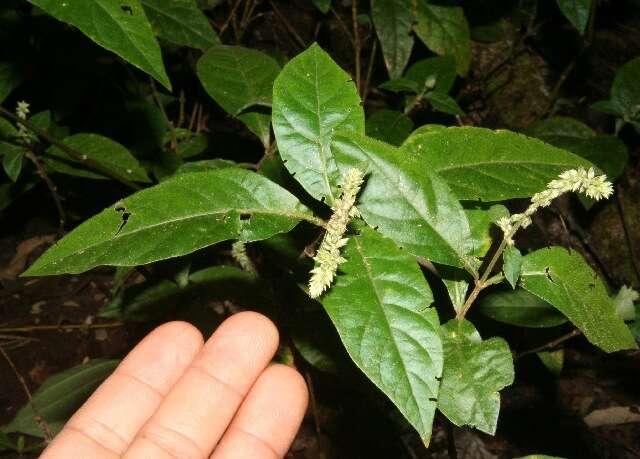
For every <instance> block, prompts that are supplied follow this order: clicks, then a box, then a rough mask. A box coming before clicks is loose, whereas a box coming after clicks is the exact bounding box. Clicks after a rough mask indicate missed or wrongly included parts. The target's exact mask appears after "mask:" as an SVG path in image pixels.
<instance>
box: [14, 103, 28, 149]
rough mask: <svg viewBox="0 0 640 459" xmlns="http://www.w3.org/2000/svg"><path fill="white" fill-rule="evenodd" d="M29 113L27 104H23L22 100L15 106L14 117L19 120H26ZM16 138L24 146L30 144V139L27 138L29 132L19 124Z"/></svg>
mask: <svg viewBox="0 0 640 459" xmlns="http://www.w3.org/2000/svg"><path fill="white" fill-rule="evenodd" d="M29 113H30V110H29V104H28V103H27V102H25V101H24V100H21V101H20V102H18V105H17V106H16V116H17V117H18V118H20V119H21V120H26V119H27V117H28V116H29ZM18 137H19V138H20V139H21V140H22V142H24V143H25V144H29V143H31V137H30V136H29V130H28V129H27V128H26V127H25V126H23V125H22V124H19V123H18Z"/></svg>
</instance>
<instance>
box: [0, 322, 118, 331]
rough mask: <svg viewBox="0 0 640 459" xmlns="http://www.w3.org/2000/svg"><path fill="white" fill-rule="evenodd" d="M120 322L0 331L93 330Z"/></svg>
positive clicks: (112, 326) (35, 326) (30, 327)
mask: <svg viewBox="0 0 640 459" xmlns="http://www.w3.org/2000/svg"><path fill="white" fill-rule="evenodd" d="M123 325H124V324H123V323H122V322H109V323H106V324H72V325H30V326H25V327H9V328H0V333H29V332H33V331H51V330H94V329H97V328H118V327H122V326H123Z"/></svg>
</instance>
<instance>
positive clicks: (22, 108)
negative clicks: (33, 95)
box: [16, 100, 30, 120]
mask: <svg viewBox="0 0 640 459" xmlns="http://www.w3.org/2000/svg"><path fill="white" fill-rule="evenodd" d="M29 113H30V110H29V103H28V102H25V101H24V100H21V101H20V102H18V106H17V107H16V115H17V116H18V118H20V119H21V120H26V119H27V116H29Z"/></svg>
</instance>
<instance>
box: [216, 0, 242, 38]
mask: <svg viewBox="0 0 640 459" xmlns="http://www.w3.org/2000/svg"><path fill="white" fill-rule="evenodd" d="M241 2H242V0H236V3H235V4H234V5H233V7H232V8H231V11H229V16H227V20H226V21H224V24H222V27H220V30H219V31H218V36H219V37H220V38H222V35H224V33H225V31H226V30H227V27H229V23H230V22H231V19H232V18H233V17H234V16H235V14H236V10H237V9H238V7H239V6H240V3H241Z"/></svg>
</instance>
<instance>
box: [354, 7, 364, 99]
mask: <svg viewBox="0 0 640 459" xmlns="http://www.w3.org/2000/svg"><path fill="white" fill-rule="evenodd" d="M351 22H352V26H353V55H354V65H355V68H356V88H357V90H358V94H362V92H361V89H362V88H361V85H360V33H359V31H358V1H357V0H351Z"/></svg>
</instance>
